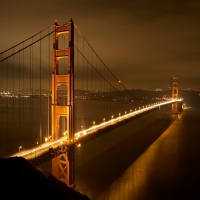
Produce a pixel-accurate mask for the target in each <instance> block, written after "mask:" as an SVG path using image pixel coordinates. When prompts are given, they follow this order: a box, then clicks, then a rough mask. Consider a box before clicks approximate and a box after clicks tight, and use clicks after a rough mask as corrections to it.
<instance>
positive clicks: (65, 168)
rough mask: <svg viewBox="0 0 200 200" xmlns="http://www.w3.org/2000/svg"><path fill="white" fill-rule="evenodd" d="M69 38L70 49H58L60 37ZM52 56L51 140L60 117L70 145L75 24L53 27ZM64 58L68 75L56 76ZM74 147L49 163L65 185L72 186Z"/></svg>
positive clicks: (72, 120) (56, 131)
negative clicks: (62, 100) (63, 98)
mask: <svg viewBox="0 0 200 200" xmlns="http://www.w3.org/2000/svg"><path fill="white" fill-rule="evenodd" d="M61 34H68V37H67V38H68V43H69V47H68V48H66V49H58V40H59V35H61ZM53 37H54V38H53V56H52V58H53V59H52V60H53V63H52V118H51V119H52V139H53V140H57V139H58V138H59V134H60V129H61V127H60V122H59V121H60V117H61V116H64V117H65V118H66V121H67V124H66V127H65V132H66V133H67V138H68V140H69V141H73V140H74V23H73V21H72V20H71V21H70V22H68V23H67V24H66V25H64V26H59V25H58V24H57V21H55V24H54V36H53ZM63 58H67V59H68V62H67V64H66V67H67V71H68V73H67V74H66V75H64V74H59V60H60V59H63ZM61 84H65V85H66V86H67V105H64V106H61V105H59V87H60V85H61ZM74 151H75V150H74V146H71V147H70V148H69V149H68V154H62V155H60V156H58V157H56V158H54V159H53V160H52V174H53V175H54V176H55V177H56V178H58V179H59V180H61V181H63V182H65V183H66V184H67V185H74Z"/></svg>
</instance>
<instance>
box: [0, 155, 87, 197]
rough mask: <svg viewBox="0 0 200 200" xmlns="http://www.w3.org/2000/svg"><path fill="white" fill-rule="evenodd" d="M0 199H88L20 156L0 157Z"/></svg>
mask: <svg viewBox="0 0 200 200" xmlns="http://www.w3.org/2000/svg"><path fill="white" fill-rule="evenodd" d="M0 187H1V194H0V195H1V196H0V199H13V198H14V199H53V200H57V199H59V200H60V199H65V200H89V198H88V197H87V196H86V195H82V194H80V193H79V192H77V191H74V190H72V189H70V188H69V187H68V186H67V185H66V184H65V183H62V182H61V181H59V180H57V179H56V178H55V177H53V176H52V175H50V174H49V173H48V172H44V171H43V170H38V169H36V168H34V167H32V166H31V165H30V164H29V162H28V161H27V160H25V159H24V158H22V157H14V158H0Z"/></svg>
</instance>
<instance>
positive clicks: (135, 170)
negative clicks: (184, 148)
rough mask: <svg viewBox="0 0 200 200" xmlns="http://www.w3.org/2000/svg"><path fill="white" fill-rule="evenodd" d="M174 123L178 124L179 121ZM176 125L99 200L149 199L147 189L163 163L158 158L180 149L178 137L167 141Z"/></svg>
mask: <svg viewBox="0 0 200 200" xmlns="http://www.w3.org/2000/svg"><path fill="white" fill-rule="evenodd" d="M174 123H175V124H177V122H174ZM175 127H176V125H174V124H172V125H171V126H170V127H169V128H168V129H167V130H166V131H165V132H164V133H163V134H162V135H161V136H160V137H159V138H158V139H157V140H156V141H155V142H154V143H153V144H152V145H151V146H150V147H149V148H148V149H147V150H146V151H145V152H144V153H143V154H142V155H141V156H140V157H139V158H138V159H137V160H136V161H135V162H134V163H133V164H132V165H131V166H129V167H128V168H127V169H126V171H125V172H124V173H123V174H122V175H120V177H119V178H117V179H116V180H115V181H114V182H113V183H112V184H111V185H110V186H109V187H108V188H107V189H106V190H105V191H104V192H103V193H102V194H101V195H100V196H99V197H98V198H97V200H100V199H126V200H128V199H141V198H143V199H147V198H148V197H147V196H146V191H145V190H148V188H149V184H151V183H150V182H151V179H152V178H153V177H152V176H153V173H156V169H157V168H158V165H161V163H160V160H158V159H159V158H160V159H162V158H163V157H165V159H167V158H168V157H170V156H171V154H176V153H178V151H179V150H178V148H179V144H178V142H179V140H178V139H175V140H170V141H165V140H168V139H167V138H169V137H171V136H170V135H173V134H174V133H175ZM172 137H173V136H172ZM169 147H170V148H169ZM161 162H162V161H161ZM163 167H165V166H163ZM177 169H178V166H176V167H175V168H173V169H172V171H171V172H170V173H171V175H173V174H175V172H176V171H177ZM171 175H170V176H171ZM130 177H131V178H130Z"/></svg>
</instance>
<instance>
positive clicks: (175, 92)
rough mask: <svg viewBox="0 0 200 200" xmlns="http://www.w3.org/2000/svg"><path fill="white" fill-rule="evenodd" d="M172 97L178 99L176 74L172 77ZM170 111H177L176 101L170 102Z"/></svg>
mask: <svg viewBox="0 0 200 200" xmlns="http://www.w3.org/2000/svg"><path fill="white" fill-rule="evenodd" d="M172 99H174V100H178V76H174V75H173V77H172ZM172 112H178V103H173V104H172Z"/></svg>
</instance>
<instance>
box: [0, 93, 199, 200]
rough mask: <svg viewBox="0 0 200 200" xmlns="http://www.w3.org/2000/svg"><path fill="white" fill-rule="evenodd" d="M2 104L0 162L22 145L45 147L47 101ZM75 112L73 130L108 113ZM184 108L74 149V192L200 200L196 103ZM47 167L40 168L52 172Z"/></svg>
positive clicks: (89, 105)
mask: <svg viewBox="0 0 200 200" xmlns="http://www.w3.org/2000/svg"><path fill="white" fill-rule="evenodd" d="M195 95H196V93H195ZM4 101H5V102H4ZM0 103H1V107H0V108H1V112H0V113H1V115H0V116H1V117H0V121H1V124H0V125H1V133H0V154H1V155H0V156H4V155H9V154H10V153H15V152H17V151H19V150H20V149H19V147H20V145H22V146H23V147H24V146H25V145H26V146H25V147H26V148H28V145H29V146H31V145H35V144H36V142H37V141H40V139H41V140H42V141H44V137H46V135H47V131H48V127H47V126H48V120H49V116H48V112H47V110H48V104H47V99H32V100H31V99H29V98H28V99H24V100H23V99H20V98H19V99H15V100H14V99H1V101H0ZM49 105H50V104H49ZM29 107H31V108H32V110H29ZM116 107H117V108H118V106H117V105H116ZM76 108H77V109H76V110H78V111H79V113H77V115H76V116H77V119H78V120H76V121H78V125H77V126H78V127H77V130H78V128H81V125H82V119H83V118H85V116H86V115H87V114H88V113H87V111H90V112H94V113H96V117H95V118H96V119H94V118H89V119H88V122H87V126H89V125H90V124H92V122H93V120H97V121H98V120H99V121H100V120H101V121H102V117H105V116H103V115H101V113H104V110H106V109H107V108H106V106H105V105H104V104H97V102H92V101H86V102H85V105H84V106H81V105H80V104H76ZM186 108H187V109H184V110H183V112H182V113H181V114H178V115H174V114H171V112H170V109H171V107H170V106H169V107H166V108H164V109H163V108H162V109H160V110H157V111H154V112H152V113H149V114H147V115H145V116H143V117H140V118H138V119H136V120H134V121H132V122H130V123H129V124H127V125H124V126H122V127H120V128H118V129H116V130H114V131H112V132H109V133H107V134H105V135H102V136H101V137H99V138H97V139H94V140H93V141H90V142H88V143H85V144H83V145H82V146H81V148H77V149H76V155H75V159H76V160H75V164H76V167H75V176H76V184H77V188H78V190H79V191H80V192H81V193H84V194H86V195H88V196H89V197H90V198H91V199H92V200H94V199H95V200H96V199H97V200H113V199H116V200H124V199H125V200H129V199H131V200H132V199H133V200H157V199H159V200H160V199H161V200H162V199H164V200H165V199H167V200H168V199H172V200H173V199H176V200H177V199H189V200H190V199H192V200H193V199H200V192H199V191H200V145H199V142H200V97H199V96H197V95H196V96H195V101H193V99H190V101H188V102H187V99H186ZM49 109H50V108H49ZM124 109H125V110H126V109H128V107H125V108H124ZM80 110H81V112H80ZM118 112H119V111H116V113H115V115H116V114H117V113H118ZM38 116H39V117H38ZM93 116H95V115H93ZM40 117H41V121H40ZM108 117H110V116H106V118H108ZM24 122H25V125H24ZM40 125H41V127H40ZM40 133H42V134H43V135H42V136H41V135H40ZM24 136H25V137H24ZM30 137H31V138H32V140H31V141H30ZM40 137H42V138H40ZM9 141H12V144H10V143H9ZM26 141H29V143H31V144H28V142H26ZM25 147H24V148H25ZM8 153H9V154H8ZM49 163H50V162H49ZM49 163H46V166H45V164H44V165H43V166H42V167H47V168H46V169H48V170H50V167H49V166H50V165H49Z"/></svg>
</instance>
